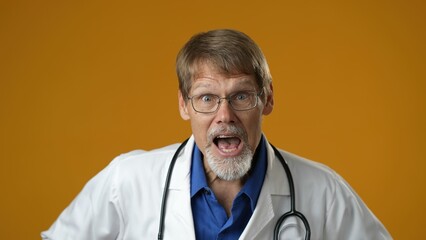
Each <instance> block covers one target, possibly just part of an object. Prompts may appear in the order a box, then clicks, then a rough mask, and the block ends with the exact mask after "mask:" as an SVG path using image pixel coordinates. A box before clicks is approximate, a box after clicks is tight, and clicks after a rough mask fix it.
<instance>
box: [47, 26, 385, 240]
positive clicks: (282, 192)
mask: <svg viewBox="0 0 426 240" xmlns="http://www.w3.org/2000/svg"><path fill="white" fill-rule="evenodd" d="M176 65H177V75H178V78H179V96H178V97H179V110H180V115H181V116H182V118H183V119H184V120H188V121H189V122H190V123H191V127H192V136H191V137H190V138H189V140H188V142H187V143H186V145H185V146H183V147H182V149H181V150H179V151H177V148H178V146H179V145H171V146H167V147H164V148H161V149H157V150H153V151H148V152H144V151H134V152H130V153H127V154H123V155H121V156H119V157H117V158H116V159H114V160H113V161H112V162H111V163H110V164H109V166H108V167H106V168H105V169H104V170H103V171H101V172H100V173H99V174H98V175H96V176H95V177H94V178H93V179H92V180H90V181H89V182H88V183H87V185H86V186H85V187H84V189H83V190H82V191H81V193H80V194H79V195H78V196H77V197H76V198H75V199H74V201H73V202H72V203H71V205H70V206H68V207H67V208H66V209H65V210H64V211H63V212H62V214H61V215H60V216H59V218H58V219H57V220H56V222H55V223H54V224H53V225H52V226H51V228H50V229H49V230H47V231H45V232H43V233H42V238H43V239H55V240H67V239H74V240H95V239H156V238H157V237H158V233H159V228H163V229H164V230H163V231H160V237H161V238H162V239H185V240H186V239H202V240H206V239H207V240H208V239H261V240H263V239H273V236H274V229H275V226H276V223H277V221H278V219H279V218H280V217H281V216H282V215H283V214H284V213H286V212H288V211H289V210H290V208H291V201H292V194H291V187H292V184H290V182H289V176H288V174H287V173H286V172H285V171H284V168H283V166H284V165H281V163H280V161H279V158H278V155H282V156H283V157H284V159H285V162H286V163H287V164H288V167H289V170H290V172H291V173H290V175H292V177H293V180H294V192H293V197H294V199H295V202H294V203H295V206H296V208H297V211H299V212H300V213H302V214H303V216H304V217H305V218H306V220H307V221H308V223H309V225H308V228H309V230H308V231H309V232H310V236H311V239H326V240H333V239H336V240H337V239H339V240H342V239H353V240H355V239H356V240H359V239H374V240H378V239H392V238H391V236H390V235H389V233H388V232H387V231H386V229H385V228H384V226H383V225H382V224H381V223H380V221H379V220H378V219H377V218H376V217H375V216H374V215H373V213H372V212H371V211H370V210H369V209H368V208H367V206H366V205H365V204H364V203H363V202H362V200H361V199H360V198H359V197H358V195H357V194H356V193H355V192H354V191H353V190H352V189H351V187H350V186H349V185H348V184H347V183H346V182H345V181H344V180H343V179H342V178H341V177H340V176H339V175H338V174H336V173H335V172H334V171H333V170H331V169H330V168H328V167H326V166H324V165H321V164H319V163H315V162H312V161H309V160H306V159H304V158H301V157H298V156H296V155H293V154H291V153H288V152H285V151H282V150H280V152H279V153H277V154H276V153H274V150H273V148H272V146H271V145H270V144H269V143H268V141H267V139H266V137H265V136H264V135H263V134H262V129H261V123H262V117H263V115H268V114H270V113H271V112H272V110H273V106H274V98H273V88H272V78H271V75H270V73H269V68H268V65H267V63H266V59H265V57H264V56H263V54H262V52H261V50H260V49H259V47H258V46H257V45H256V44H255V43H254V42H253V41H252V40H251V39H250V38H249V37H248V36H247V35H245V34H243V33H241V32H238V31H234V30H213V31H209V32H206V33H200V34H197V35H195V36H194V37H192V38H191V39H190V40H189V42H187V43H186V45H185V46H184V47H183V48H182V50H181V51H180V52H179V54H178V57H177V63H176ZM175 154H176V157H177V158H176V159H175V160H176V162H175V164H174V167H173V171H172V173H171V175H170V184H169V186H168V187H166V188H167V193H166V194H167V198H166V200H165V207H164V209H163V210H164V225H163V227H159V226H160V216H161V215H162V214H161V212H162V211H163V210H162V207H161V205H162V204H161V203H162V199H163V188H164V186H165V181H166V176H167V172H168V169H169V166H170V163H171V161H172V158H173V156H174V155H175ZM305 234H307V228H306V227H305V225H304V224H303V222H302V221H301V219H300V218H295V217H290V218H288V219H286V220H284V221H283V222H282V224H280V225H279V226H278V227H277V236H278V238H279V239H305Z"/></svg>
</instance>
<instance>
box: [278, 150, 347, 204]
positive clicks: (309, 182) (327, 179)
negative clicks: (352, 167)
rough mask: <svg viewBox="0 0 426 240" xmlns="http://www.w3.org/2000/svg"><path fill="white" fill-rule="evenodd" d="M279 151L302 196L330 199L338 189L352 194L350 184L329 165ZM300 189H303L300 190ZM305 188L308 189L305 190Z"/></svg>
mask: <svg viewBox="0 0 426 240" xmlns="http://www.w3.org/2000/svg"><path fill="white" fill-rule="evenodd" d="M280 153H281V154H282V156H283V157H284V159H285V161H286V162H287V164H288V165H289V168H290V171H291V174H292V177H293V179H294V184H295V186H296V188H297V189H299V191H300V193H299V194H301V195H303V196H304V197H307V198H310V197H314V196H316V197H321V196H322V197H323V198H324V199H327V200H328V201H332V200H333V198H334V197H335V195H336V192H337V191H339V190H344V191H345V192H347V193H348V194H352V189H351V188H350V186H349V185H348V184H347V183H346V182H345V180H344V179H343V178H342V177H341V176H340V175H339V174H338V173H336V171H334V170H333V169H331V168H330V167H328V166H326V165H324V164H322V163H319V162H315V161H312V160H310V159H306V158H304V157H301V156H298V155H296V154H293V153H290V152H287V151H284V150H280ZM301 189H304V190H303V191H301ZM306 189H310V190H309V191H306ZM329 203H330V202H329Z"/></svg>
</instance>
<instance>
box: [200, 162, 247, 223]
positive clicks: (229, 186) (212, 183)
mask: <svg viewBox="0 0 426 240" xmlns="http://www.w3.org/2000/svg"><path fill="white" fill-rule="evenodd" d="M206 177H207V181H208V185H209V187H210V188H211V189H212V191H213V192H214V194H215V196H216V198H217V200H218V202H219V203H220V205H222V207H223V208H224V209H225V211H226V214H227V215H228V217H229V216H230V215H231V209H232V203H233V202H234V199H235V197H236V196H237V194H238V193H239V192H240V191H241V188H242V187H243V185H244V183H245V181H246V179H247V178H246V177H243V178H241V179H238V180H233V181H226V180H223V179H220V178H219V177H218V176H217V175H216V174H214V173H213V172H212V171H211V170H210V171H206Z"/></svg>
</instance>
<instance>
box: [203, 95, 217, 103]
mask: <svg viewBox="0 0 426 240" xmlns="http://www.w3.org/2000/svg"><path fill="white" fill-rule="evenodd" d="M199 99H200V100H201V101H202V102H205V103H208V102H211V101H213V100H214V96H213V95H211V94H204V95H201V96H200V97H199Z"/></svg>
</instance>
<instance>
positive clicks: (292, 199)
mask: <svg viewBox="0 0 426 240" xmlns="http://www.w3.org/2000/svg"><path fill="white" fill-rule="evenodd" d="M188 140H189V139H186V140H185V141H184V142H183V143H182V144H181V145H180V146H179V147H178V149H177V150H176V152H175V154H174V155H173V158H172V161H171V162H170V166H169V170H168V171H167V176H166V182H165V184H164V191H163V198H162V200H161V211H160V224H159V227H158V240H162V239H163V230H164V218H165V216H166V202H167V195H168V192H169V191H168V189H169V186H170V179H171V176H172V172H173V168H174V165H175V163H176V159H177V157H178V155H179V153H180V151H181V150H182V148H183V147H185V145H186V143H187V142H188ZM271 147H272V148H273V149H274V152H275V156H276V157H278V159H279V160H280V162H281V165H283V168H284V170H285V173H286V175H287V180H288V185H289V187H290V211H288V212H286V213H284V214H283V215H281V217H280V218H279V219H278V221H277V223H276V224H275V229H274V238H273V239H274V240H278V235H279V232H280V227H281V225H282V223H283V222H284V221H285V220H286V219H288V218H290V217H295V218H299V219H300V220H301V221H302V222H303V224H304V225H305V229H306V232H305V240H309V239H310V238H311V229H310V227H309V223H308V220H307V219H306V217H305V216H304V215H303V214H302V213H301V212H299V211H297V210H296V194H295V192H294V182H293V177H292V176H291V172H290V168H289V167H288V164H287V163H286V161H285V160H284V157H283V156H282V155H281V153H280V152H279V151H278V149H276V148H275V147H274V146H273V145H272V144H271Z"/></svg>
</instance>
